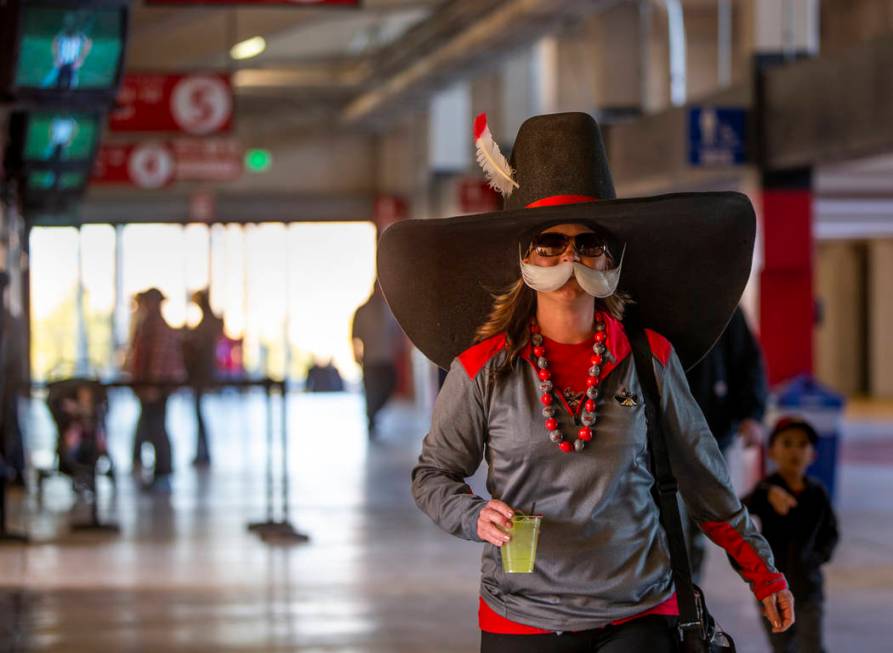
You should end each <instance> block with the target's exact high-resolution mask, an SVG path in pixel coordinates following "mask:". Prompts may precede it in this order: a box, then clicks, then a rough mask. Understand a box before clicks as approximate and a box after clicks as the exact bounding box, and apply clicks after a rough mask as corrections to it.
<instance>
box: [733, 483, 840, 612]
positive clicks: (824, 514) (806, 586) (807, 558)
mask: <svg viewBox="0 0 893 653" xmlns="http://www.w3.org/2000/svg"><path fill="white" fill-rule="evenodd" d="M804 482H805V484H806V487H805V488H804V489H803V491H802V492H800V493H796V492H794V491H793V490H791V488H790V487H788V485H787V483H785V481H784V479H783V478H782V477H781V476H780V475H779V474H772V475H770V476H768V477H766V478H765V479H763V481H761V482H760V484H759V485H757V487H756V488H755V489H754V491H753V492H751V493H750V494H749V495H748V496H746V497H745V498H744V500H743V503H744V505H745V506H747V509H748V510H750V512H751V513H752V514H754V515H758V516H759V517H760V520H761V521H762V524H763V528H762V532H763V536H764V537H765V538H766V540H767V541H768V542H769V546H771V547H772V553H773V555H774V556H775V565H776V567H778V570H779V571H780V572H782V573H783V574H784V575H785V578H786V579H787V581H788V585H789V586H790V588H791V592H793V594H794V597H795V598H797V599H798V600H801V601H802V600H808V599H821V598H823V579H822V571H821V565H823V564H825V563H826V562H828V561H829V560H830V559H831V554H832V553H833V552H834V547H835V546H837V540H838V537H839V536H838V532H837V518H836V517H835V516H834V510H833V509H832V508H831V502H830V500H829V499H828V493H827V492H826V491H825V488H824V487H823V486H822V485H821V483H819V482H817V481H814V480H813V479H811V478H808V477H807V478H805V479H804ZM770 485H777V486H779V487H780V488H782V489H783V490H785V491H786V492H788V493H789V494H790V495H791V496H793V497H794V498H795V499H796V500H797V505H796V506H795V507H794V508H791V510H790V511H789V512H788V514H787V515H779V514H778V513H777V512H775V509H774V508H773V507H772V505H771V504H770V503H769V499H768V490H769V486H770Z"/></svg>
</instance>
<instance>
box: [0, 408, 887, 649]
mask: <svg viewBox="0 0 893 653" xmlns="http://www.w3.org/2000/svg"><path fill="white" fill-rule="evenodd" d="M289 406H290V408H291V411H290V415H291V430H292V438H293V446H292V449H291V455H290V456H289V458H290V469H291V472H292V477H293V482H292V487H291V490H292V492H291V497H292V499H293V510H292V520H293V522H294V524H295V525H296V526H297V527H298V528H299V529H300V530H302V531H305V532H306V533H308V534H309V535H310V536H311V541H310V542H309V543H307V544H300V545H294V546H285V545H275V544H274V545H271V544H266V543H264V542H262V541H261V540H260V539H258V538H257V537H256V536H255V535H253V534H251V533H249V532H248V531H247V529H246V524H247V523H248V522H251V521H254V520H257V519H261V518H263V516H264V499H265V492H264V484H263V481H264V474H263V472H264V463H263V460H264V458H263V453H264V447H263V442H264V437H263V435H264V430H263V425H264V423H265V422H264V402H263V398H262V397H260V396H258V395H253V394H250V393H249V394H247V395H235V394H233V395H225V396H219V397H211V398H209V400H208V403H207V407H206V409H207V414H208V416H209V417H210V422H211V425H212V429H213V438H214V439H213V453H214V456H215V460H214V466H213V468H211V469H210V470H207V471H202V472H197V471H195V470H193V469H192V468H191V467H190V466H189V460H190V458H191V456H192V453H193V439H194V436H193V432H192V429H193V425H192V419H191V415H190V412H189V411H190V407H189V401H188V397H177V398H175V399H174V400H173V402H172V406H171V414H170V424H171V427H172V429H171V430H172V431H173V432H174V433H175V454H176V460H177V463H178V465H177V474H176V476H175V479H174V489H173V493H172V494H171V495H170V496H169V497H164V496H153V495H147V494H145V493H142V492H140V490H139V488H138V484H137V482H136V480H135V479H134V478H133V477H132V476H131V475H129V474H128V473H127V472H128V470H126V469H121V470H119V483H118V488H117V492H115V493H114V494H113V493H112V488H111V487H110V486H108V485H107V484H105V483H103V485H102V486H101V489H100V495H101V497H102V506H103V511H104V514H105V515H107V516H108V517H109V518H113V519H116V520H117V521H118V522H119V523H120V525H121V534H120V535H117V536H114V535H112V536H109V535H98V534H90V533H75V532H71V531H70V530H69V528H68V525H69V523H71V521H73V520H78V519H81V518H82V516H83V515H82V511H83V506H80V505H77V504H74V503H73V496H72V493H71V491H70V485H69V484H68V483H67V482H66V481H65V479H63V478H53V479H50V480H49V481H47V484H46V487H45V490H46V491H45V493H44V500H43V502H42V503H41V504H38V502H37V500H36V498H35V497H34V496H33V495H32V496H29V497H24V496H22V495H16V496H14V497H13V500H12V501H11V503H12V512H13V515H12V525H13V526H15V527H18V528H27V529H28V530H29V531H30V532H31V534H32V536H33V537H34V539H35V542H34V543H32V544H31V545H29V546H26V547H23V546H15V545H7V546H3V547H0V652H2V653H5V652H12V651H16V652H26V651H27V652H37V651H40V652H60V653H61V652H63V651H64V652H65V653H82V652H88V651H89V652H91V653H92V652H106V651H108V652H111V651H116V652H130V651H152V652H159V651H177V652H181V651H182V652H186V651H189V652H193V651H194V652H196V653H198V652H210V651H233V652H236V651H238V652H246V653H247V652H278V651H304V652H308V653H310V652H319V653H321V652H323V651H325V652H335V651H338V652H343V653H347V652H353V651H364V652H374V653H378V652H381V653H384V652H385V651H387V652H390V653H421V652H423V651H425V652H428V651H432V652H439V653H451V652H454V651H455V652H459V651H462V652H468V651H474V650H476V649H477V647H478V633H477V628H476V609H477V584H478V573H477V570H478V560H479V557H480V546H479V545H475V544H471V543H465V542H461V541H459V540H456V539H453V538H451V537H449V536H448V535H446V534H444V533H442V532H441V531H439V530H438V529H437V528H436V527H435V526H434V525H433V524H431V523H430V522H429V521H428V519H427V518H426V517H425V516H424V515H422V514H421V513H420V512H419V511H418V510H416V509H415V507H414V505H413V504H412V500H411V498H410V496H409V483H408V474H409V469H410V468H411V466H412V464H413V462H414V459H415V457H416V456H417V454H418V449H419V442H420V439H421V434H422V433H423V432H424V419H423V418H422V417H421V416H418V415H416V414H414V413H413V411H412V410H411V409H410V408H409V407H408V406H405V405H399V404H398V405H396V406H393V407H391V408H390V409H388V411H387V413H386V414H385V415H384V419H383V423H382V426H383V429H382V430H383V432H384V434H383V435H382V437H381V438H380V440H378V441H376V442H374V443H372V444H369V443H368V442H367V441H366V437H365V433H364V431H363V415H362V406H361V401H360V399H359V398H358V397H356V396H354V395H332V396H319V395H317V396H310V395H293V396H292V397H291V398H290V401H289ZM135 415H136V406H135V404H134V402H133V401H132V399H130V398H129V397H128V396H127V395H126V394H120V395H118V396H117V397H116V399H115V400H114V401H113V412H112V415H111V417H110V421H111V424H112V426H113V427H112V429H111V431H112V443H111V444H112V448H113V454H114V456H115V459H116V460H118V461H120V462H122V463H126V462H127V461H128V460H129V458H130V456H129V442H130V437H131V432H132V431H131V429H132V424H133V421H134V419H135ZM891 417H893V415H891V414H890V413H883V414H882V415H880V416H878V415H872V416H871V417H870V419H869V418H866V419H864V420H860V419H859V418H858V417H857V418H854V419H851V420H850V421H849V422H848V438H847V439H846V445H845V447H844V455H843V458H844V464H843V466H842V469H841V478H840V480H839V484H840V494H839V497H838V502H837V510H838V513H839V516H840V520H841V523H842V532H843V541H842V543H841V546H840V548H839V550H838V553H837V556H836V557H835V560H834V562H833V563H832V564H831V565H830V566H829V567H828V573H827V576H828V593H829V601H828V606H827V623H826V631H827V638H828V644H829V650H830V651H843V650H849V651H852V652H853V653H856V652H858V653H862V652H873V651H879V652H880V651H888V650H890V646H889V641H888V640H887V639H886V637H885V635H886V632H887V627H886V626H887V624H886V622H887V621H889V606H890V605H891V604H893V549H891V546H890V544H889V542H891V541H893V505H891V503H890V502H889V501H888V500H887V496H888V495H889V492H890V488H891V487H893V485H891V483H890V481H891V480H893V419H891ZM32 424H33V425H34V433H35V435H34V449H35V451H36V452H37V454H38V459H39V458H40V457H41V456H42V455H44V456H45V455H46V451H47V450H48V448H49V447H50V446H51V443H52V431H51V429H50V427H49V424H48V423H47V421H46V415H45V413H44V412H43V410H42V408H41V407H40V406H39V405H38V406H36V407H35V408H34V409H33V412H32ZM277 469H278V466H277ZM479 482H480V478H478V479H477V481H476V483H479ZM704 585H705V588H706V591H707V594H708V598H709V601H710V607H711V609H712V611H713V612H714V613H715V616H716V617H717V618H718V620H719V621H720V623H722V624H723V625H724V626H725V628H726V629H727V630H729V631H730V632H731V633H732V634H733V635H734V636H735V638H736V640H737V642H738V645H739V651H742V653H749V652H757V651H766V650H767V647H766V645H765V642H764V639H763V634H762V631H761V629H760V627H759V624H758V621H757V616H756V610H755V607H754V605H753V602H752V601H751V599H750V597H749V593H748V591H747V589H746V587H745V586H744V585H743V583H741V582H740V581H739V580H738V578H737V576H736V575H735V574H734V573H733V572H732V571H731V570H730V569H729V567H728V564H727V562H726V560H725V556H724V555H721V554H719V553H718V552H717V551H715V550H714V551H711V555H710V557H709V559H708V568H707V572H706V582H705V583H704ZM882 637H883V638H884V639H883V640H882Z"/></svg>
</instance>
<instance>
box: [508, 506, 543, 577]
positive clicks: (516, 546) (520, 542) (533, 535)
mask: <svg viewBox="0 0 893 653" xmlns="http://www.w3.org/2000/svg"><path fill="white" fill-rule="evenodd" d="M542 521H543V516H542V515H519V514H515V515H514V516H513V517H512V528H511V530H510V531H508V534H509V535H511V537H512V539H510V540H509V541H508V542H506V543H505V544H503V545H502V547H500V550H501V551H502V570H503V571H504V572H505V573H507V574H529V573H531V572H532V571H533V564H534V562H535V561H536V545H537V542H539V539H540V526H541V525H542Z"/></svg>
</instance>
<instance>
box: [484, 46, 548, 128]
mask: <svg viewBox="0 0 893 653" xmlns="http://www.w3.org/2000/svg"><path fill="white" fill-rule="evenodd" d="M535 65H536V61H535V57H534V51H533V49H532V48H524V49H521V50H519V51H518V52H517V53H515V54H514V55H512V56H510V57H508V58H507V59H506V60H505V62H504V63H503V65H502V120H501V121H499V122H498V123H497V122H493V123H492V124H491V126H490V129H491V131H492V132H493V138H495V139H496V140H497V141H498V142H500V143H507V144H511V143H514V141H515V135H516V134H517V133H518V128H519V127H520V126H521V123H523V122H524V121H525V120H527V119H528V118H529V117H530V116H532V115H535V114H536V113H537V110H538V108H539V106H540V103H539V100H538V98H537V85H536V77H535V75H534V72H533V71H534V66H535Z"/></svg>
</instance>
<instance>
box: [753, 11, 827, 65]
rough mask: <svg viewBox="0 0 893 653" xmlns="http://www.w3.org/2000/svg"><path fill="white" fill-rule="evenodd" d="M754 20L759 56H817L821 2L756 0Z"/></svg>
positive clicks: (756, 48)
mask: <svg viewBox="0 0 893 653" xmlns="http://www.w3.org/2000/svg"><path fill="white" fill-rule="evenodd" d="M754 17H755V20H756V23H755V33H754V36H755V39H756V40H755V44H754V45H755V50H756V51H757V52H758V53H769V54H778V53H782V54H786V55H794V54H807V55H815V54H818V52H819V1H818V0H756V12H755V16H754Z"/></svg>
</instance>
